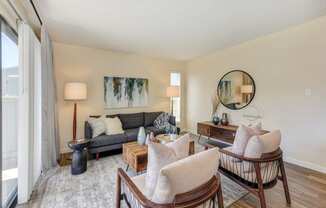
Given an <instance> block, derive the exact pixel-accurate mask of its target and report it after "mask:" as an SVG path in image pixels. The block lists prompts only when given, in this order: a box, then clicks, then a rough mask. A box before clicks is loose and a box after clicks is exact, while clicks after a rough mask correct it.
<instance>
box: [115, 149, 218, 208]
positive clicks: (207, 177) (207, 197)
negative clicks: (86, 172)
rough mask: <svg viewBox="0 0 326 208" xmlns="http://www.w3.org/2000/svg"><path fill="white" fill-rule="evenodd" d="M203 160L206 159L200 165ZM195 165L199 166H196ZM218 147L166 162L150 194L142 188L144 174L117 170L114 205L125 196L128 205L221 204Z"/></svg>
mask: <svg viewBox="0 0 326 208" xmlns="http://www.w3.org/2000/svg"><path fill="white" fill-rule="evenodd" d="M203 161H206V163H205V165H204V166H203V165H202V164H203ZM198 167H201V168H199V169H198ZM217 167H218V150H217V149H213V150H208V151H204V152H202V153H198V154H195V155H192V156H189V157H187V158H185V159H182V160H178V161H176V162H174V163H171V164H169V165H166V166H165V167H163V168H162V169H161V171H160V175H159V178H158V183H157V185H156V188H155V191H154V193H153V194H151V195H149V193H148V192H146V185H145V180H146V174H143V175H139V176H135V177H132V178H131V177H129V176H128V175H127V174H126V173H125V172H124V171H123V170H122V169H118V173H117V191H116V208H120V207H121V200H125V202H126V204H127V206H128V207H129V208H174V207H182V208H195V207H203V208H215V207H216V202H217V204H218V207H219V208H223V197H222V189H221V183H220V178H219V175H218V173H217Z"/></svg>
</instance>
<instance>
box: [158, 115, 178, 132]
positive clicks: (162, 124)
mask: <svg viewBox="0 0 326 208" xmlns="http://www.w3.org/2000/svg"><path fill="white" fill-rule="evenodd" d="M169 120H170V114H169V113H162V114H160V115H159V116H158V117H157V118H156V119H155V121H154V127H156V128H158V129H162V130H164V131H165V133H168V134H176V133H177V127H176V126H173V125H172V124H170V123H169Z"/></svg>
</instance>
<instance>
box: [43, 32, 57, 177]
mask: <svg viewBox="0 0 326 208" xmlns="http://www.w3.org/2000/svg"><path fill="white" fill-rule="evenodd" d="M41 57H42V170H43V172H46V171H47V170H48V169H50V168H51V167H54V166H56V165H57V160H58V159H59V132H58V118H57V115H58V114H57V97H56V96H57V95H56V85H55V76H54V70H53V55H52V43H51V39H50V36H49V34H48V33H47V31H46V29H45V27H44V26H42V29H41Z"/></svg>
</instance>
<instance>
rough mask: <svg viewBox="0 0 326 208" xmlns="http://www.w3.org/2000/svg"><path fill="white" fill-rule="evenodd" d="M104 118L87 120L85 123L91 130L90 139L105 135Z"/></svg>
mask: <svg viewBox="0 0 326 208" xmlns="http://www.w3.org/2000/svg"><path fill="white" fill-rule="evenodd" d="M104 119H105V117H104V116H101V117H99V118H89V119H88V120H87V122H88V123H89V125H90V126H91V128H92V131H93V135H92V138H94V137H97V136H99V135H101V134H103V133H105V130H106V126H105V122H104Z"/></svg>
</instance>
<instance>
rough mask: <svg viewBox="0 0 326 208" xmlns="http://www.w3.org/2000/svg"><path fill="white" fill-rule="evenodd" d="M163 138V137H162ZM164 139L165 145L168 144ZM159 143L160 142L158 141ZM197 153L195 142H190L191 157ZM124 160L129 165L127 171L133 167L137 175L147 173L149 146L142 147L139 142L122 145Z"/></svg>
mask: <svg viewBox="0 0 326 208" xmlns="http://www.w3.org/2000/svg"><path fill="white" fill-rule="evenodd" d="M158 136H159V135H158ZM161 138H162V136H161ZM166 140H167V139H166V138H165V139H164V141H165V142H164V143H167V142H166ZM157 141H158V142H159V141H160V140H157ZM171 141H174V140H171ZM194 153H195V142H194V141H190V142H189V155H191V154H194ZM122 158H123V160H124V162H125V163H126V164H127V169H126V170H128V168H129V167H132V168H133V169H134V170H135V171H136V173H139V172H142V171H145V170H146V168H147V145H140V144H138V143H137V142H129V143H125V144H123V145H122Z"/></svg>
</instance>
